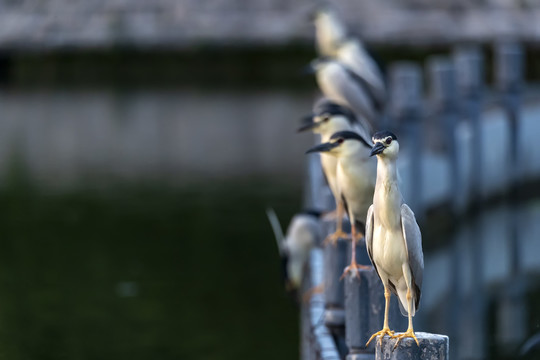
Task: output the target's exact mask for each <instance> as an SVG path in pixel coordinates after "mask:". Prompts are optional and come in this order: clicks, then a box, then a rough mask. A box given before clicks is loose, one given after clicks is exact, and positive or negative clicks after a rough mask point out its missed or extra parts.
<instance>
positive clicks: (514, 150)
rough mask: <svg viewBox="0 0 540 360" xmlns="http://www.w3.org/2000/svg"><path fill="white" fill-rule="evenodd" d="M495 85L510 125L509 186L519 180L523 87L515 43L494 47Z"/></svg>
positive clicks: (520, 56) (519, 49)
mask: <svg viewBox="0 0 540 360" xmlns="http://www.w3.org/2000/svg"><path fill="white" fill-rule="evenodd" d="M494 68H495V74H494V77H495V83H496V85H497V88H498V90H499V91H500V93H501V100H502V105H503V107H504V109H505V112H506V114H507V117H508V121H509V125H510V134H509V136H510V157H509V161H510V164H509V166H508V169H509V170H510V175H511V176H510V178H509V179H508V180H509V181H510V184H511V185H516V182H517V181H519V180H520V178H521V177H520V172H521V169H522V167H521V166H520V162H521V159H520V157H519V154H518V151H519V149H518V145H519V139H518V137H519V133H518V126H519V107H520V103H521V90H522V87H523V49H522V48H521V46H520V45H519V44H517V43H498V44H496V45H495V67H494ZM510 184H509V185H510Z"/></svg>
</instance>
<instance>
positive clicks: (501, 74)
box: [494, 41, 524, 91]
mask: <svg viewBox="0 0 540 360" xmlns="http://www.w3.org/2000/svg"><path fill="white" fill-rule="evenodd" d="M494 52H495V74H494V76H495V82H496V84H497V87H498V88H499V89H501V90H504V91H517V90H519V88H520V87H521V84H522V82H523V57H524V55H523V48H522V46H521V45H520V44H518V43H515V42H508V41H506V42H499V43H496V44H495V48H494Z"/></svg>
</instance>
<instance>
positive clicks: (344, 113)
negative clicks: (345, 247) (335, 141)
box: [298, 98, 369, 244]
mask: <svg viewBox="0 0 540 360" xmlns="http://www.w3.org/2000/svg"><path fill="white" fill-rule="evenodd" d="M368 128H369V124H367V123H364V122H362V121H361V120H358V119H357V118H356V116H355V115H354V113H353V112H352V111H351V110H350V109H349V108H347V107H346V106H343V105H339V104H337V103H336V102H334V101H332V100H329V99H326V98H322V99H321V100H319V101H317V102H316V103H315V105H314V113H313V114H312V115H309V116H307V117H305V118H304V123H303V124H302V126H301V127H300V128H299V129H298V131H299V132H300V131H306V130H311V131H313V132H314V133H316V134H320V135H321V143H326V142H328V141H329V140H330V137H331V136H332V135H333V134H335V133H337V132H339V131H345V130H349V131H354V132H356V133H358V134H361V136H362V137H363V138H364V139H369V134H368ZM337 163H338V159H337V158H336V157H335V156H332V155H329V154H326V153H324V152H322V153H321V167H322V170H323V173H324V175H325V177H326V181H327V182H328V186H329V187H330V190H331V191H332V195H333V196H334V200H335V202H336V231H335V232H334V233H333V234H330V235H328V237H327V238H326V240H325V241H329V242H331V243H332V244H335V243H336V241H337V240H338V239H339V238H344V239H346V238H348V234H346V233H345V232H344V231H343V226H342V225H343V224H342V223H343V212H344V208H343V201H342V199H341V196H339V191H338V185H337V179H336V171H337Z"/></svg>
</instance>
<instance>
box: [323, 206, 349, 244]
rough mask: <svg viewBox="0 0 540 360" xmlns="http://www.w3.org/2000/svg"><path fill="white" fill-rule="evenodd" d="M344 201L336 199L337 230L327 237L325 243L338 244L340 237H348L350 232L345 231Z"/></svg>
mask: <svg viewBox="0 0 540 360" xmlns="http://www.w3.org/2000/svg"><path fill="white" fill-rule="evenodd" d="M344 210H345V209H344V208H343V202H342V201H339V200H338V201H336V214H337V218H336V231H335V232H334V233H333V234H330V235H328V236H327V237H326V239H325V240H324V244H327V243H330V244H332V245H334V246H335V245H336V243H337V241H338V239H348V238H349V234H347V233H346V232H344V231H343V213H344Z"/></svg>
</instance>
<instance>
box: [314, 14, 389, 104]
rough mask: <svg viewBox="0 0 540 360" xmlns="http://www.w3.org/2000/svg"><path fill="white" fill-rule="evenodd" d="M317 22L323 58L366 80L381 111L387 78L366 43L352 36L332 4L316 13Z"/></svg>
mask: <svg viewBox="0 0 540 360" xmlns="http://www.w3.org/2000/svg"><path fill="white" fill-rule="evenodd" d="M313 22H314V25H315V40H316V48H317V50H318V52H319V56H320V57H323V58H324V57H330V58H333V59H336V60H338V61H339V62H340V63H342V64H344V65H346V66H347V67H348V69H350V70H351V71H352V72H354V73H355V74H356V75H357V76H359V77H361V78H362V79H364V81H365V84H366V85H367V87H368V88H369V90H370V92H371V93H372V97H373V99H374V100H375V107H376V108H380V107H381V106H382V104H384V103H385V101H386V88H385V84H384V78H383V76H382V73H381V70H380V69H379V67H378V66H377V63H376V62H375V60H373V58H372V57H371V56H370V55H369V54H368V52H367V51H366V49H365V48H364V46H363V44H362V42H361V41H360V40H359V39H358V38H355V37H353V36H350V35H349V34H348V32H347V28H346V25H345V23H344V22H343V21H342V19H341V18H340V16H339V15H338V13H337V11H336V9H334V8H333V7H332V6H330V5H329V4H327V5H325V6H321V7H319V8H318V9H317V10H316V11H315V13H314V18H313Z"/></svg>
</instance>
